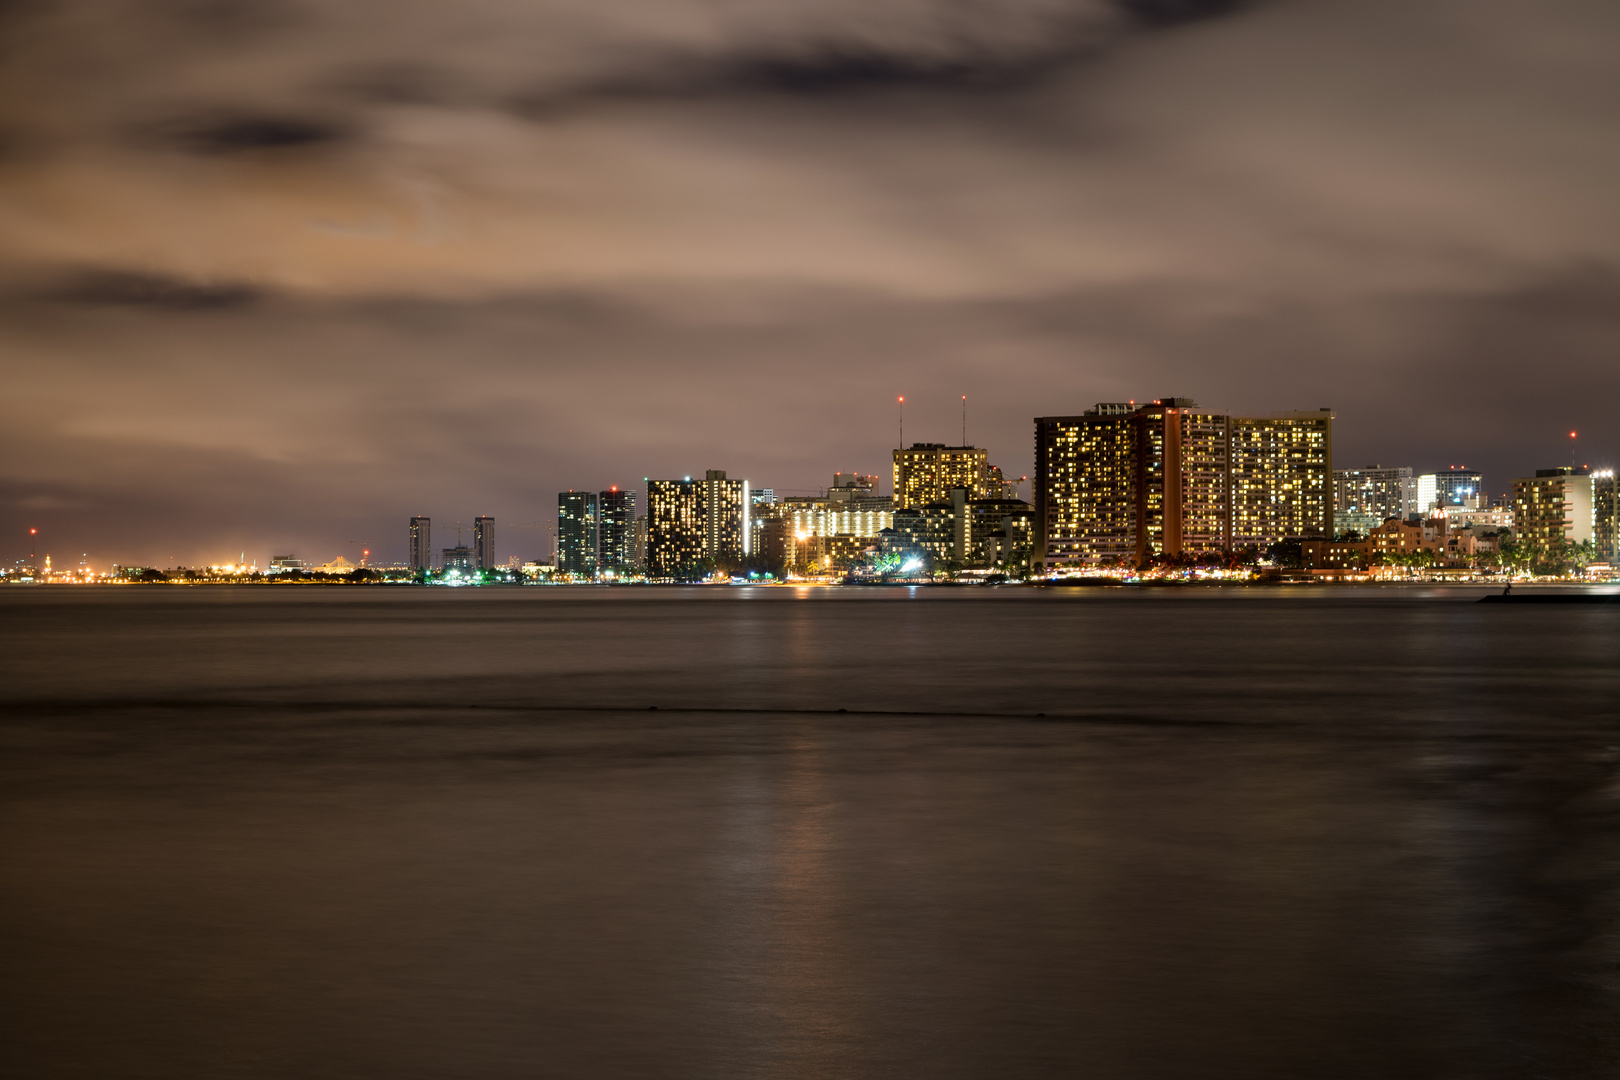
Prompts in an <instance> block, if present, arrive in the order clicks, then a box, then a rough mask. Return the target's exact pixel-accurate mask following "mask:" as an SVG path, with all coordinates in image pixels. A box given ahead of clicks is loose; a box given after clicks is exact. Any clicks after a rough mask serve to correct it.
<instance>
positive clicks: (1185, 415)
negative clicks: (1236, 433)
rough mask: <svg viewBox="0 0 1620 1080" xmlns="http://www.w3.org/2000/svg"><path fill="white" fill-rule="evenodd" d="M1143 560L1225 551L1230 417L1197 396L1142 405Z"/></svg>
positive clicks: (1138, 547) (1139, 524) (1138, 552)
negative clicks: (1202, 405) (1209, 407)
mask: <svg viewBox="0 0 1620 1080" xmlns="http://www.w3.org/2000/svg"><path fill="white" fill-rule="evenodd" d="M1135 421H1136V446H1135V452H1136V463H1135V464H1136V468H1135V484H1136V537H1135V540H1136V543H1135V556H1136V561H1137V562H1138V563H1141V562H1144V561H1145V560H1147V559H1148V558H1150V557H1151V556H1154V555H1160V554H1163V555H1205V554H1215V553H1219V552H1222V551H1225V550H1226V549H1227V548H1228V547H1229V546H1230V538H1231V498H1230V486H1229V484H1230V480H1231V433H1230V424H1229V418H1228V417H1227V416H1225V415H1223V414H1221V413H1216V412H1210V411H1208V410H1205V409H1201V408H1199V406H1198V403H1197V402H1196V401H1194V400H1192V399H1191V398H1159V399H1157V400H1155V401H1152V402H1150V403H1148V404H1147V405H1144V406H1142V407H1141V408H1139V409H1137V410H1136V414H1135Z"/></svg>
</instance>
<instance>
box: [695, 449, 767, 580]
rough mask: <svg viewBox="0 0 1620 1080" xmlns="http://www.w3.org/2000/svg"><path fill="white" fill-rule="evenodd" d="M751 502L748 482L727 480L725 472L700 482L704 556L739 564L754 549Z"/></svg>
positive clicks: (716, 471)
mask: <svg viewBox="0 0 1620 1080" xmlns="http://www.w3.org/2000/svg"><path fill="white" fill-rule="evenodd" d="M753 509H754V508H753V501H752V500H751V499H750V498H749V494H748V481H746V480H728V479H727V478H726V472H725V470H724V469H710V470H709V471H708V472H707V473H706V474H704V479H703V510H702V513H703V553H704V554H705V555H707V556H708V557H709V558H711V559H714V560H715V561H717V562H722V563H737V562H740V561H742V560H743V559H744V558H746V557H747V556H748V554H749V553H750V552H751V551H752V550H753V539H754V538H753V527H752V524H751V519H752V517H753Z"/></svg>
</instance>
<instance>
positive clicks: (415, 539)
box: [411, 517, 433, 570]
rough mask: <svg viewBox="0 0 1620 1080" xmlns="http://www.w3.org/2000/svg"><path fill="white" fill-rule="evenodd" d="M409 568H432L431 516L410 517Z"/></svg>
mask: <svg viewBox="0 0 1620 1080" xmlns="http://www.w3.org/2000/svg"><path fill="white" fill-rule="evenodd" d="M411 569H412V570H431V569H433V519H432V518H425V517H413V518H411Z"/></svg>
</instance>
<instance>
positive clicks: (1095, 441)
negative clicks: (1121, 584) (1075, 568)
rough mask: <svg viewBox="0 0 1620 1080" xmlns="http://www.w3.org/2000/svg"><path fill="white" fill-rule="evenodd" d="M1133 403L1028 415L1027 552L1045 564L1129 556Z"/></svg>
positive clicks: (1107, 560) (1094, 561)
mask: <svg viewBox="0 0 1620 1080" xmlns="http://www.w3.org/2000/svg"><path fill="white" fill-rule="evenodd" d="M1135 411H1136V409H1135V406H1133V405H1127V404H1125V403H1123V402H1104V403H1101V404H1098V405H1097V406H1096V407H1095V408H1092V409H1090V410H1088V411H1087V412H1086V413H1085V414H1084V415H1081V416H1043V417H1038V418H1036V420H1035V484H1034V488H1035V490H1034V498H1035V507H1034V513H1035V539H1034V558H1035V560H1036V561H1037V562H1044V563H1045V564H1046V565H1047V566H1049V567H1058V566H1065V565H1082V566H1083V565H1099V564H1112V563H1120V562H1126V561H1129V560H1130V559H1131V558H1132V557H1133V556H1134V554H1135V550H1136V496H1135V469H1136V453H1135V443H1136V427H1135V422H1134V420H1133V419H1132V414H1133V413H1134V412H1135Z"/></svg>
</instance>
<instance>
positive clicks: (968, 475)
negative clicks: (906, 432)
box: [894, 443, 1001, 509]
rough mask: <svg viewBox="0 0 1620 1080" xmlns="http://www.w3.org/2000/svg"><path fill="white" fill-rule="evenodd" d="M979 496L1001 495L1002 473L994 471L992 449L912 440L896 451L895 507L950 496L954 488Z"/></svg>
mask: <svg viewBox="0 0 1620 1080" xmlns="http://www.w3.org/2000/svg"><path fill="white" fill-rule="evenodd" d="M954 487H959V488H966V489H967V490H968V491H970V492H972V493H973V497H974V498H976V499H978V498H999V497H1000V496H1001V476H1000V473H999V471H997V472H995V473H992V471H991V465H990V462H989V453H988V452H987V451H986V450H984V449H982V448H980V447H977V446H946V445H945V444H944V443H912V444H911V448H910V449H901V450H896V451H895V452H894V507H895V509H902V508H904V507H908V506H922V505H924V504H925V503H931V502H943V501H945V500H947V499H949V498H950V490H951V488H954Z"/></svg>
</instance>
